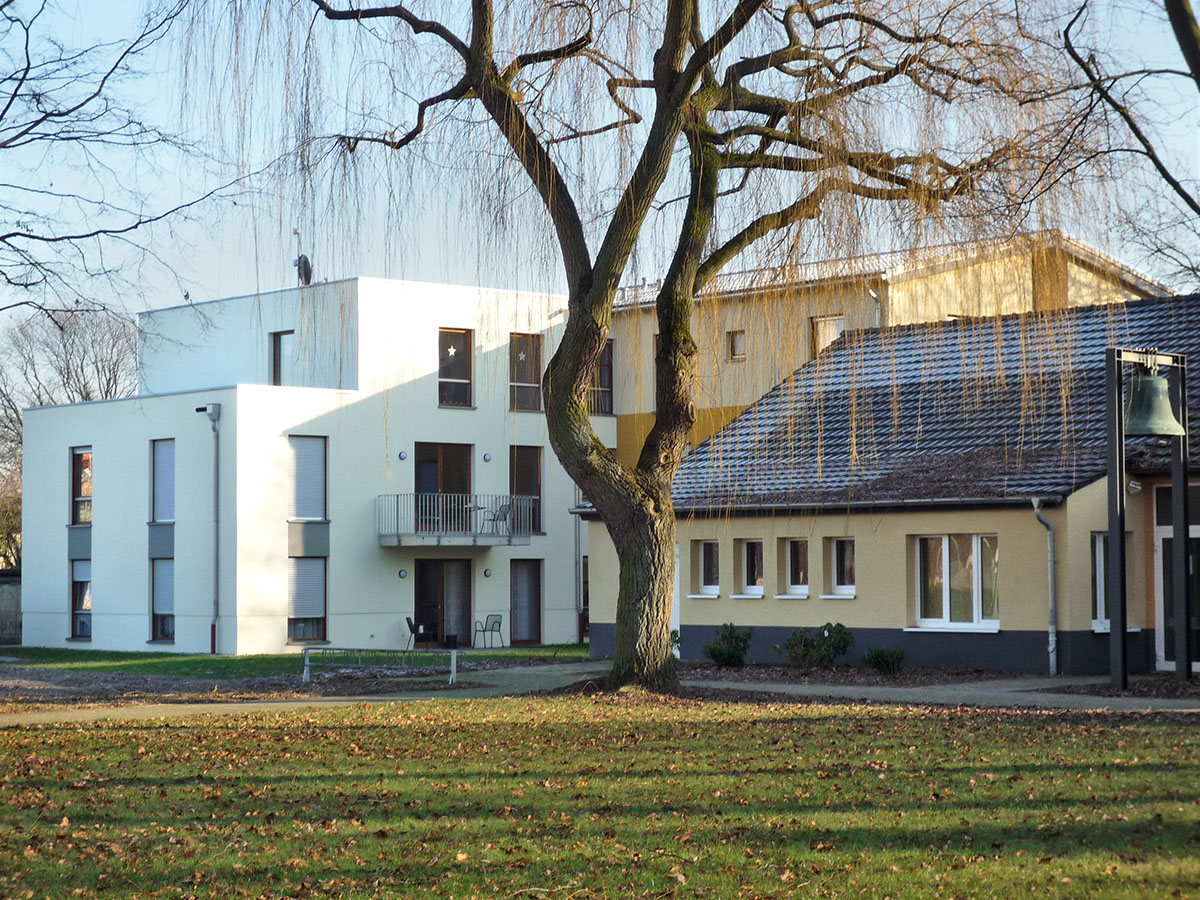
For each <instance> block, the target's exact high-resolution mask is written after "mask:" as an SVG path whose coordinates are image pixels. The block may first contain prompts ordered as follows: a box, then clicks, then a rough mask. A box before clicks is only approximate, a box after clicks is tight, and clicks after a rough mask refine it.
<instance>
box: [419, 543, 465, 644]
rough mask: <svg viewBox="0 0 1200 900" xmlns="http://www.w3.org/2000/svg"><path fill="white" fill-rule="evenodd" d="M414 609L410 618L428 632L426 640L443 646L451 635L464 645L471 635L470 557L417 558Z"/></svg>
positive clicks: (425, 632) (424, 631)
mask: <svg viewBox="0 0 1200 900" xmlns="http://www.w3.org/2000/svg"><path fill="white" fill-rule="evenodd" d="M413 612H414V615H413V621H414V622H415V623H416V624H417V625H418V626H420V627H421V630H422V632H423V633H424V634H425V635H428V636H429V637H428V638H427V641H428V642H430V643H436V644H439V645H442V646H445V645H446V644H447V643H448V642H449V640H450V639H451V638H453V639H454V640H455V641H456V642H457V643H458V645H459V646H467V644H468V643H469V642H470V639H471V561H470V560H469V559H418V560H416V585H415V587H414V610H413Z"/></svg>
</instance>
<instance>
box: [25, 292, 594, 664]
mask: <svg viewBox="0 0 1200 900" xmlns="http://www.w3.org/2000/svg"><path fill="white" fill-rule="evenodd" d="M564 318H565V314H564V312H563V300H562V298H560V297H555V296H549V295H536V294H519V293H513V292H508V291H490V290H481V289H477V288H468V287H452V286H445V285H432V284H420V283H413V282H400V281H387V280H380V279H371V278H357V279H352V280H348V281H342V282H336V283H332V284H322V285H313V286H310V287H305V288H296V289H291V290H284V291H278V292H274V293H268V294H259V295H254V296H249V297H241V298H235V299H229V300H220V301H215V302H211V303H206V304H198V305H195V306H183V307H174V308H170V309H162V310H155V311H151V312H147V313H144V314H142V316H141V317H140V322H139V324H140V326H141V329H142V331H143V335H144V336H143V339H142V343H141V347H140V353H139V365H140V370H141V376H140V385H139V391H138V395H137V396H136V397H133V398H130V399H126V400H113V401H101V402H96V403H83V404H74V405H68V406H58V407H43V408H37V409H32V410H28V411H27V412H26V416H25V463H24V487H25V497H26V502H25V510H24V522H23V531H24V560H23V581H22V605H23V613H24V641H25V643H26V644H29V645H36V646H62V645H68V644H71V643H73V642H79V643H85V644H86V645H87V646H90V647H93V648H97V649H113V650H134V649H146V648H147V646H148V645H149V646H150V647H151V648H154V647H164V648H170V649H174V650H177V651H185V652H207V651H209V650H210V649H212V648H214V647H215V649H216V650H217V652H220V653H229V654H233V653H236V654H246V653H273V652H280V651H283V650H285V649H286V648H288V647H295V646H297V645H302V644H304V643H308V642H312V641H328V642H329V643H331V644H334V645H337V646H352V647H379V648H394V647H403V646H406V645H407V644H408V642H409V638H410V632H409V627H408V625H407V622H406V619H407V618H409V617H411V618H412V619H414V620H415V622H416V624H417V625H420V626H423V627H424V635H423V636H424V637H425V639H427V640H432V641H436V642H439V643H441V642H444V641H445V640H446V639H447V638H449V636H451V635H453V636H455V638H456V639H457V641H458V643H459V645H460V646H462V645H467V644H470V643H471V639H472V634H473V630H474V623H475V622H476V621H484V620H485V618H486V616H488V615H489V614H495V615H499V616H501V617H502V619H501V633H502V635H503V637H504V638H505V640H506V642H507V641H508V640H512V641H515V642H521V641H531V642H532V641H541V642H546V643H561V642H571V641H576V640H578V639H579V638H580V633H581V621H582V616H581V612H582V611H583V601H582V594H581V572H580V568H581V562H582V559H583V557H584V555H585V554H586V552H587V550H586V545H585V538H584V535H583V533H582V531H581V528H580V525H579V523H578V520H577V519H576V517H574V516H572V515H570V514H569V512H568V510H569V509H570V507H571V506H573V505H574V504H575V502H576V493H575V487H574V485H573V484H572V482H571V480H570V479H569V478H568V477H567V475H566V473H565V472H564V471H563V470H562V468H561V467H560V466H559V465H558V463H557V461H556V460H555V459H554V456H553V452H552V451H551V449H550V447H549V444H548V440H547V433H546V422H545V417H544V414H543V413H542V412H541V409H540V406H541V401H540V391H539V389H538V381H539V377H540V372H541V371H542V369H543V367H544V365H545V363H546V362H547V361H548V359H549V356H550V354H551V353H552V352H553V349H554V347H555V346H556V344H557V341H558V339H559V336H560V334H561V326H562V323H563V321H564ZM604 372H605V374H604V375H602V378H603V380H604V385H603V387H600V386H598V387H597V388H596V389H595V390H594V392H593V400H594V407H595V408H596V409H598V410H603V411H604V413H606V414H604V415H597V416H596V418H595V426H596V429H597V432H598V434H599V436H600V437H601V439H602V440H604V441H605V443H606V444H608V445H609V446H615V444H616V420H615V418H614V417H613V416H612V415H611V411H612V366H611V361H610V362H609V364H608V366H607V368H606V369H605V370H604Z"/></svg>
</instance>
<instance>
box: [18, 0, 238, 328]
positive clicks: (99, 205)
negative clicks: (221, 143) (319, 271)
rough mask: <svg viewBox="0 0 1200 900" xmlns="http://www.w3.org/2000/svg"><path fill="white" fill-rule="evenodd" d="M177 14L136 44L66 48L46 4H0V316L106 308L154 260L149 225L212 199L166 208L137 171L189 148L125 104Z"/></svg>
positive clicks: (143, 31) (34, 0) (176, 10)
mask: <svg viewBox="0 0 1200 900" xmlns="http://www.w3.org/2000/svg"><path fill="white" fill-rule="evenodd" d="M181 8H182V2H181V0H179V2H172V3H171V4H170V5H169V6H166V7H164V8H163V9H160V10H159V11H158V12H157V13H155V14H153V15H151V16H150V17H149V18H147V19H145V20H144V21H143V23H142V25H141V27H140V28H139V29H138V31H137V33H136V34H134V35H133V36H132V37H131V38H128V39H125V40H119V41H112V42H97V43H92V44H88V45H84V46H69V45H67V44H65V43H63V42H62V40H61V39H60V37H59V36H58V35H57V34H55V33H54V26H53V25H52V24H51V19H53V17H54V15H55V9H54V7H53V5H52V2H51V0H0V310H4V309H10V308H12V307H16V306H36V307H39V308H46V309H68V308H74V307H76V306H78V305H80V304H86V305H88V306H90V307H93V308H98V307H100V306H104V305H106V304H107V302H108V301H107V298H108V297H111V296H113V295H114V294H120V293H122V292H124V291H125V289H126V288H127V285H128V281H127V279H126V277H125V276H126V275H127V274H128V273H129V272H130V271H134V272H135V271H136V269H137V267H138V266H139V265H142V264H143V263H145V262H146V261H147V260H156V259H158V256H157V254H156V252H155V250H154V247H153V246H152V245H151V244H150V243H149V242H148V241H147V240H145V239H144V237H143V236H144V234H145V232H146V231H147V229H148V228H149V226H151V225H153V224H154V223H156V222H159V221H161V220H163V219H164V218H166V217H167V216H170V215H173V214H178V213H180V212H181V211H183V210H185V209H189V208H191V207H193V206H195V205H196V204H197V203H199V202H200V201H201V200H203V199H207V198H208V197H210V196H212V194H214V193H216V191H210V192H208V193H206V194H204V195H203V196H202V197H197V198H195V199H192V200H190V201H188V202H185V203H176V204H172V203H163V202H162V200H161V198H157V197H151V196H147V189H146V188H144V187H139V178H140V175H141V174H144V173H143V172H142V169H146V168H149V169H150V170H151V171H158V169H159V168H160V167H161V166H162V165H163V162H164V157H166V156H169V155H177V154H180V153H182V152H183V151H185V150H188V151H189V152H190V151H191V150H192V149H194V148H189V147H188V145H186V144H185V143H184V142H183V141H182V140H181V139H180V138H179V137H177V136H176V135H174V134H171V133H168V132H166V131H163V130H162V129H160V128H159V127H157V126H155V125H154V124H151V123H150V122H148V121H147V120H146V119H145V118H144V117H143V116H142V114H141V113H140V112H139V108H138V105H137V104H136V103H134V102H132V101H131V100H130V99H129V96H128V95H129V94H130V93H131V91H132V89H133V87H134V86H135V85H136V84H137V83H138V81H139V79H142V78H143V77H144V76H145V75H146V74H147V73H146V71H145V69H144V68H143V66H144V63H145V61H146V60H147V58H148V57H149V56H150V54H151V53H152V52H153V51H154V50H155V48H156V47H157V45H158V44H159V43H160V42H161V41H162V39H163V38H164V36H165V35H166V34H167V33H168V30H169V29H170V28H171V27H172V25H173V24H174V23H175V21H176V20H177V19H178V17H179V14H180V10H181ZM61 21H62V16H61V15H60V16H59V20H58V22H59V24H60V25H61ZM49 173H57V174H56V176H51V175H50V174H49ZM52 177H54V179H55V180H53V181H52V180H51V178H52ZM218 190H220V189H218Z"/></svg>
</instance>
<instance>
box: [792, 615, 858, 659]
mask: <svg viewBox="0 0 1200 900" xmlns="http://www.w3.org/2000/svg"><path fill="white" fill-rule="evenodd" d="M853 645H854V635H852V634H851V633H850V632H849V631H848V630H847V629H846V626H845V625H843V624H842V623H841V622H838V623H837V624H836V625H835V624H834V623H832V622H826V623H825V624H824V625H822V626H821V627H820V628H801V629H800V630H799V631H793V632H792V633H791V634H790V635H788V639H787V640H786V641H785V642H784V643H783V645H782V646H780V645H778V644H777V645H776V646H775V652H776V653H778V654H779V655H780V656H783V657H784V658H786V659H787V661H788V662H790V663H791V664H792V665H794V666H796V667H798V668H801V669H816V668H823V667H825V666H829V665H831V664H832V663H833V661H834V660H835V659H837V658H838V657H839V656H842V655H843V654H844V653H845V652H846V651H847V650H849V649H850V648H851V647H852V646H853Z"/></svg>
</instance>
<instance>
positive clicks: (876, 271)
mask: <svg viewBox="0 0 1200 900" xmlns="http://www.w3.org/2000/svg"><path fill="white" fill-rule="evenodd" d="M1049 245H1053V246H1056V247H1059V248H1060V249H1062V250H1064V251H1066V252H1067V253H1069V254H1071V255H1072V256H1075V257H1076V258H1078V259H1081V260H1084V261H1086V262H1088V263H1091V264H1092V265H1095V266H1097V267H1100V268H1103V269H1105V270H1107V271H1110V272H1113V273H1114V274H1117V275H1119V276H1120V277H1122V278H1124V279H1125V280H1126V281H1128V282H1129V283H1131V284H1133V285H1135V286H1136V287H1137V288H1138V289H1139V290H1141V291H1145V292H1147V293H1155V294H1165V293H1167V290H1168V289H1167V286H1166V285H1164V284H1162V283H1161V282H1158V281H1155V280H1154V279H1152V278H1150V277H1149V276H1147V275H1144V274H1143V273H1141V272H1138V271H1137V270H1135V269H1132V268H1130V267H1129V266H1127V265H1125V264H1124V263H1122V262H1120V261H1119V260H1117V259H1114V258H1113V257H1111V256H1108V255H1106V254H1104V253H1101V252H1100V251H1098V250H1095V249H1093V248H1092V247H1089V246H1088V245H1087V244H1084V243H1083V242H1082V241H1078V240H1076V239H1075V238H1072V237H1069V236H1067V235H1064V234H1062V233H1061V232H1059V231H1054V230H1051V231H1043V232H1036V233H1033V234H1022V235H1018V236H1017V237H1014V238H1006V239H1002V240H992V241H974V242H971V243H955V244H937V245H933V246H929V247H921V248H917V249H915V250H896V251H890V252H885V253H868V254H864V255H862V256H842V257H836V258H833V259H825V260H817V261H815V262H809V263H797V264H794V265H788V266H773V267H768V268H759V269H747V270H745V271H738V272H722V273H721V274H719V275H718V276H717V277H716V278H714V279H713V281H712V283H711V284H710V285H709V287H708V288H707V289H706V291H705V293H706V294H741V293H749V292H752V291H756V290H757V291H761V290H766V289H772V288H783V287H793V288H795V287H803V286H806V285H813V284H819V283H822V282H829V281H845V280H855V281H871V280H875V279H879V280H882V281H901V280H903V279H905V278H906V277H909V276H913V275H920V274H922V273H923V272H925V271H927V270H928V269H929V268H930V267H939V268H945V267H954V266H961V265H970V264H972V263H974V262H977V261H979V260H980V259H998V258H1001V257H1005V256H1009V255H1011V254H1016V253H1026V252H1028V251H1029V250H1030V249H1033V248H1034V247H1037V246H1049ZM661 287H662V282H661V281H655V282H644V283H642V284H640V285H632V286H630V287H626V288H622V289H621V290H620V291H618V292H617V297H616V302H615V305H616V307H617V308H618V309H621V308H625V307H633V306H646V305H649V304H653V303H654V301H655V299H656V298H657V296H658V291H659V289H660V288H661Z"/></svg>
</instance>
